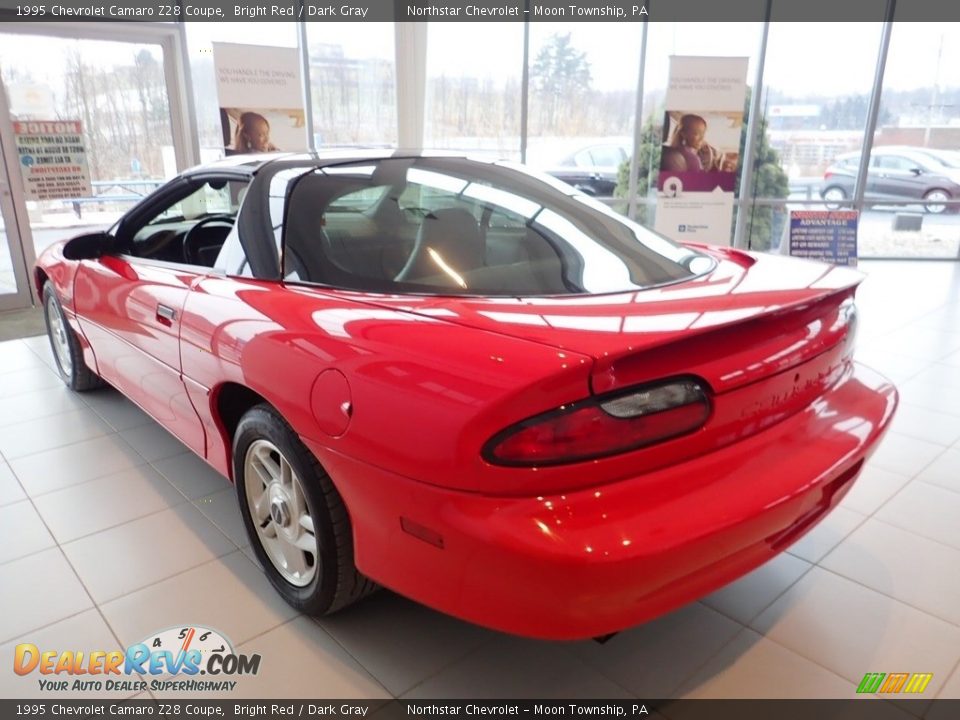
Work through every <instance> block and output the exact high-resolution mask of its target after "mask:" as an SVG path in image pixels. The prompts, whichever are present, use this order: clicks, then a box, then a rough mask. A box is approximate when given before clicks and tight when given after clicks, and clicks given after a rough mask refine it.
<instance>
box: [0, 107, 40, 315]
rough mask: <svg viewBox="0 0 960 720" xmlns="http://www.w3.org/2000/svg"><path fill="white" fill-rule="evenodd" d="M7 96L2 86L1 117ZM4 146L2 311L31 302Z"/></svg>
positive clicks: (0, 150) (0, 172)
mask: <svg viewBox="0 0 960 720" xmlns="http://www.w3.org/2000/svg"><path fill="white" fill-rule="evenodd" d="M5 101H6V98H5V97H4V94H3V91H2V88H0V117H2V116H3V115H2V114H3V113H6V102H5ZM4 154H5V152H4V147H3V144H2V143H0V311H3V310H15V309H18V308H25V307H28V306H29V305H30V281H29V274H28V272H27V263H28V262H31V263H32V261H33V258H32V257H30V258H24V256H23V248H24V244H23V243H22V242H21V238H20V233H19V231H18V229H17V228H18V225H17V222H16V214H15V208H14V202H13V188H12V187H11V178H10V176H9V174H8V171H7V168H8V167H9V166H8V164H7V163H6V162H4Z"/></svg>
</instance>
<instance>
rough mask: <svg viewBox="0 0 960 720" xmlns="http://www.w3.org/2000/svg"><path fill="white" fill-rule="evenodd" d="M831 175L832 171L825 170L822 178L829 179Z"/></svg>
mask: <svg viewBox="0 0 960 720" xmlns="http://www.w3.org/2000/svg"><path fill="white" fill-rule="evenodd" d="M832 177H833V173H832V172H830V171H829V170H827V171H826V172H825V173H824V174H823V179H824V180H829V179H830V178H832Z"/></svg>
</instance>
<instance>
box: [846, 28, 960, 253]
mask: <svg viewBox="0 0 960 720" xmlns="http://www.w3.org/2000/svg"><path fill="white" fill-rule="evenodd" d="M957 67H960V26H958V25H957V24H956V23H913V22H903V23H896V22H895V23H894V25H893V29H892V34H891V37H890V52H889V53H888V55H887V67H886V71H885V73H884V77H883V91H882V93H881V95H880V112H879V115H878V117H877V127H876V130H875V132H874V136H873V149H872V152H871V156H870V167H869V171H868V173H867V178H866V183H865V187H864V198H863V199H864V203H865V205H864V207H863V210H862V212H861V220H860V252H861V255H862V256H884V257H885V256H895V257H921V258H949V259H954V260H955V259H957V258H960V213H958V211H960V77H958V76H957Z"/></svg>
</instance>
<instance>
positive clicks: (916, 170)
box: [910, 167, 923, 176]
mask: <svg viewBox="0 0 960 720" xmlns="http://www.w3.org/2000/svg"><path fill="white" fill-rule="evenodd" d="M910 172H912V173H913V174H914V176H918V175H923V170H922V169H921V168H918V167H912V168H910Z"/></svg>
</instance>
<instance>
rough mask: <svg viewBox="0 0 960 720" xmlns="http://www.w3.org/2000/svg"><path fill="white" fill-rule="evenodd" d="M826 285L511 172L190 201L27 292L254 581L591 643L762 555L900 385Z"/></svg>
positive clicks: (99, 240)
mask: <svg viewBox="0 0 960 720" xmlns="http://www.w3.org/2000/svg"><path fill="white" fill-rule="evenodd" d="M861 277H862V276H860V275H859V274H857V273H856V272H854V271H851V270H849V269H846V268H837V267H830V266H827V265H821V264H818V263H813V262H807V261H801V260H796V259H791V258H784V257H775V256H770V255H762V254H758V255H753V254H748V253H746V252H741V251H739V250H734V249H731V248H727V247H709V246H694V245H677V244H674V243H672V242H670V241H668V240H665V239H664V238H662V237H660V236H658V235H655V234H653V233H651V232H649V231H647V230H646V229H644V228H642V227H640V226H638V225H636V224H633V223H632V222H630V221H629V220H626V219H625V218H623V217H621V216H620V215H618V214H616V213H615V212H613V211H611V210H610V209H608V208H607V207H606V206H604V205H602V204H600V203H598V202H597V201H595V200H593V199H591V198H589V197H587V196H585V195H582V194H581V193H579V192H577V191H576V190H574V189H572V188H570V187H569V186H566V185H563V184H562V183H560V182H559V181H556V180H553V179H551V178H549V177H546V176H539V175H536V174H533V173H531V172H529V171H527V170H526V169H524V168H523V167H522V166H514V165H511V164H509V163H500V162H485V161H479V160H470V159H466V158H463V157H452V156H432V155H428V154H404V153H389V152H382V151H381V152H377V153H364V152H361V151H352V152H351V154H343V153H330V154H310V155H272V156H238V157H233V158H229V159H227V160H225V161H222V162H220V163H216V164H212V165H208V166H204V167H200V168H195V169H193V170H190V171H187V172H185V173H184V174H182V175H181V176H179V177H177V178H176V179H174V180H172V181H171V182H169V183H167V184H166V185H164V186H163V187H162V188H160V189H159V190H158V191H156V192H155V193H154V194H153V195H151V196H150V197H148V198H146V199H145V200H144V201H143V202H141V203H140V204H139V205H137V206H136V207H134V208H133V209H132V210H131V211H130V212H129V213H128V214H127V215H126V216H125V217H124V218H123V219H122V220H120V222H119V223H117V225H116V226H115V227H113V228H112V229H111V230H110V232H108V233H98V234H90V235H84V236H80V237H77V238H74V239H73V240H70V241H68V242H67V243H66V244H63V243H61V244H58V245H55V246H52V247H51V248H49V249H48V250H47V251H46V252H44V253H43V255H42V256H41V257H40V259H39V261H38V263H37V267H36V271H35V280H36V284H37V288H38V290H39V291H40V292H42V295H43V303H44V309H45V313H46V319H47V323H48V327H49V334H50V340H51V344H52V347H53V351H54V355H55V357H56V361H57V365H58V366H59V370H60V373H61V374H62V376H63V378H64V380H65V381H66V383H67V384H68V385H69V386H70V387H71V388H73V389H74V390H86V389H89V388H92V387H95V386H97V385H98V384H100V383H101V382H103V381H106V382H107V383H109V384H110V385H112V386H114V387H115V388H117V389H118V390H119V391H120V392H121V393H123V394H124V395H126V396H127V397H128V398H130V399H131V400H133V401H134V402H135V403H137V404H138V405H139V406H140V407H141V408H143V409H144V410H145V411H146V412H148V413H149V414H150V415H152V416H153V417H154V418H155V419H156V420H157V422H159V423H160V424H161V425H162V426H163V427H165V428H166V429H167V430H169V431H170V432H171V433H173V434H174V435H176V436H177V437H178V438H179V439H180V440H181V441H183V442H184V443H185V444H186V445H187V446H189V447H190V448H191V449H192V450H193V451H194V452H196V453H197V454H198V455H200V456H201V457H203V458H205V459H206V461H207V462H208V463H210V464H211V465H212V466H213V467H214V468H216V469H217V470H219V471H220V472H221V473H223V474H224V475H226V476H228V477H229V478H231V479H232V480H233V482H234V483H235V485H236V489H237V497H238V498H239V503H240V509H241V514H242V516H243V521H244V523H245V525H246V528H247V532H248V533H249V535H250V538H251V541H252V544H253V548H254V550H255V552H256V553H257V556H258V557H259V559H260V561H261V563H262V564H263V566H264V568H265V569H266V573H267V575H268V576H269V578H270V580H271V582H272V583H273V585H274V586H275V588H276V589H277V590H278V591H279V592H280V594H281V595H283V597H284V598H285V599H286V600H287V601H288V602H290V603H291V604H292V605H294V606H295V607H297V608H299V609H301V610H303V611H304V612H308V613H313V614H321V613H330V612H333V611H336V610H339V609H340V608H343V607H344V606H346V605H348V604H350V603H352V602H354V601H355V600H357V599H359V598H360V597H362V596H364V595H365V594H367V593H369V592H371V591H372V590H373V589H375V588H376V587H377V585H382V586H385V587H387V588H390V589H392V590H394V591H396V592H398V593H400V594H402V595H406V596H408V597H410V598H413V599H415V600H417V601H419V602H422V603H424V604H426V605H428V606H430V607H433V608H436V609H438V610H441V611H443V612H446V613H450V614H452V615H455V616H458V617H461V618H464V619H467V620H469V621H472V622H475V623H479V624H481V625H485V626H488V627H492V628H496V629H499V630H503V631H507V632H511V633H517V634H520V635H527V636H533V637H541V638H557V639H562V638H585V637H591V636H599V635H605V634H609V633H612V632H615V631H617V630H621V629H623V628H626V627H628V626H631V625H635V624H637V623H641V622H643V621H645V620H648V619H650V618H653V617H655V616H657V615H659V614H662V613H664V612H666V611H669V610H671V609H673V608H676V607H677V606H679V605H681V604H683V603H686V602H689V601H691V600H693V599H696V598H698V597H700V596H702V595H704V594H706V593H709V592H711V591H713V590H715V589H716V588H718V587H720V586H722V585H724V584H725V583H728V582H730V581H732V580H734V579H736V578H738V577H740V576H741V575H743V574H744V573H746V572H748V571H750V570H752V569H753V568H755V567H757V566H758V565H760V564H761V563H763V562H765V561H767V560H769V559H770V558H772V557H774V556H775V555H776V554H778V553H779V552H781V551H782V550H783V549H784V548H787V547H788V546H789V545H790V544H791V543H793V542H794V541H796V540H797V539H798V538H800V537H801V536H802V535H803V534H804V533H806V532H807V531H808V530H809V529H810V528H811V527H813V526H814V525H815V524H816V523H817V522H818V521H819V520H821V519H822V518H823V517H824V515H826V514H827V513H828V512H829V511H830V510H831V509H832V508H833V507H834V506H835V505H836V504H837V503H838V502H839V501H840V499H841V498H842V497H843V496H844V494H845V493H846V492H847V490H848V489H849V488H850V486H851V484H852V483H853V481H854V480H855V478H856V477H857V475H858V473H859V472H860V470H861V468H862V467H863V463H864V460H865V459H866V457H867V456H868V455H869V454H870V452H871V451H872V450H873V449H874V448H875V447H876V444H877V442H878V441H879V439H880V437H881V436H882V435H883V433H884V431H885V430H886V428H887V426H888V424H889V422H890V419H891V417H892V415H893V412H894V409H895V407H896V403H897V395H896V391H895V389H894V388H893V386H892V385H891V384H890V383H889V382H887V380H885V379H884V378H883V377H881V376H879V375H877V374H876V373H874V372H872V371H871V370H869V369H867V368H865V367H863V366H861V365H859V364H857V363H855V362H854V361H853V358H852V354H853V341H854V335H855V328H856V309H855V306H854V292H855V290H856V287H857V284H858V283H859V282H860V280H861Z"/></svg>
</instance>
